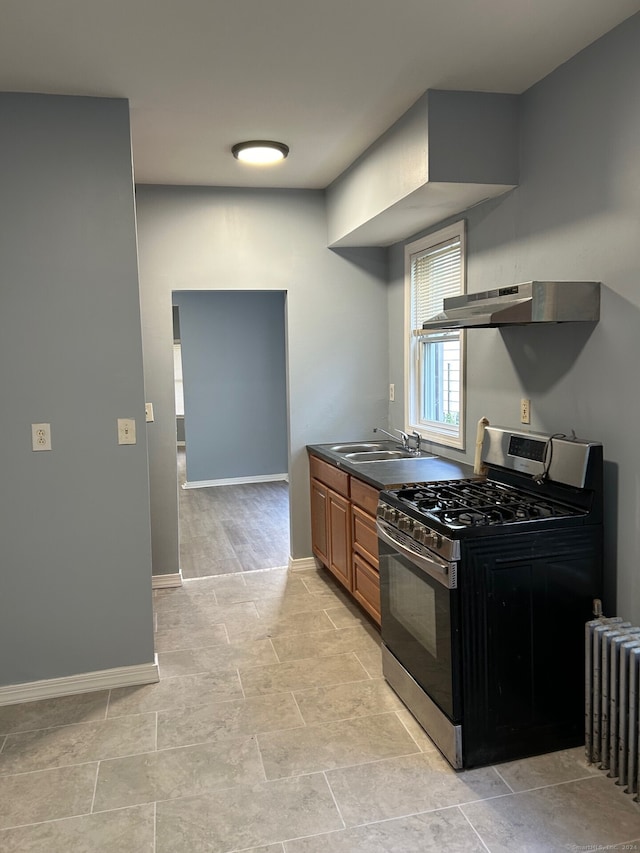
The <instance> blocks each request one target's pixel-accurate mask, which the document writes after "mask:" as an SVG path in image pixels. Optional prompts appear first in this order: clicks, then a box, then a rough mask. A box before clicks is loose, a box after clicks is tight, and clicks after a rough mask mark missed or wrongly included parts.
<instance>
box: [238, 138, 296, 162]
mask: <svg viewBox="0 0 640 853" xmlns="http://www.w3.org/2000/svg"><path fill="white" fill-rule="evenodd" d="M231 153H232V154H233V156H234V157H235V158H236V160H242V161H243V162H245V163H255V164H258V165H264V164H267V163H277V162H278V161H279V160H284V158H285V157H286V156H287V154H288V153H289V146H288V145H285V144H284V143H283V142H271V141H270V140H268V139H252V140H251V141H250V142H237V143H236V144H235V145H234V146H233V148H232V149H231Z"/></svg>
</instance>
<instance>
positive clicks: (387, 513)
mask: <svg viewBox="0 0 640 853" xmlns="http://www.w3.org/2000/svg"><path fill="white" fill-rule="evenodd" d="M384 519H385V521H390V522H391V524H395V522H396V521H397V519H398V510H397V509H393V507H390V506H388V507H385V510H384Z"/></svg>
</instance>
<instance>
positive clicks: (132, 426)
mask: <svg viewBox="0 0 640 853" xmlns="http://www.w3.org/2000/svg"><path fill="white" fill-rule="evenodd" d="M135 443H136V422H135V420H134V419H133V418H118V444H135Z"/></svg>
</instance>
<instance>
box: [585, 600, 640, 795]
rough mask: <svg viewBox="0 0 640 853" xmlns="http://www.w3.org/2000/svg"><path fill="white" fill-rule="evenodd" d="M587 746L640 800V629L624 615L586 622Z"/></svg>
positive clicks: (590, 757)
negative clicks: (639, 729) (625, 620)
mask: <svg viewBox="0 0 640 853" xmlns="http://www.w3.org/2000/svg"><path fill="white" fill-rule="evenodd" d="M585 660H586V671H585V675H586V691H585V697H586V701H585V750H586V755H587V761H588V762H589V763H591V764H598V765H599V766H600V768H601V769H602V770H608V771H609V776H611V777H612V778H614V779H617V784H618V785H624V786H625V789H626V791H627V793H629V794H634V795H635V796H634V799H635V800H636V801H637V800H638V775H639V769H640V736H639V732H638V728H639V723H640V713H639V709H640V628H634V627H632V625H631V623H629V622H623V620H622V619H621V618H620V617H613V618H610V619H607V618H605V617H600V618H599V619H594V620H593V621H591V622H587V625H586V636H585Z"/></svg>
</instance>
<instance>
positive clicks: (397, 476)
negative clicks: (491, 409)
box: [307, 439, 475, 489]
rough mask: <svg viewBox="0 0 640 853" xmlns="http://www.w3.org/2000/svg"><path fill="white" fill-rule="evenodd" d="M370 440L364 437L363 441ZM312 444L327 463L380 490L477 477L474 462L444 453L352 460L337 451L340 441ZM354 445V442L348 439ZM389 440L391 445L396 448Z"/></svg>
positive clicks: (308, 447)
mask: <svg viewBox="0 0 640 853" xmlns="http://www.w3.org/2000/svg"><path fill="white" fill-rule="evenodd" d="M367 440H368V439H364V440H363V443H364V442H366V441H367ZM336 443H337V442H334V443H333V444H308V445H307V450H308V452H309V453H313V454H314V456H319V457H320V458H321V459H324V460H325V462H329V463H330V464H331V465H336V466H337V467H338V468H340V469H341V470H342V471H346V472H347V473H349V474H352V475H353V476H354V477H357V478H358V479H359V480H364V482H365V483H369V485H370V486H373V487H374V488H376V489H386V488H389V487H390V486H401V485H402V484H403V483H434V482H437V481H438V480H466V479H468V478H470V477H474V476H475V474H474V473H473V465H467V464H466V463H464V462H454V461H453V460H452V459H445V458H444V457H442V456H429V455H426V454H425V456H423V457H422V458H420V457H413V458H411V459H390V460H388V461H379V462H351V461H350V460H349V459H346V458H345V456H344V454H342V453H336V452H335V451H333V450H331V448H332V447H333V446H334V445H335V444H336ZM344 443H345V444H347V443H348V444H353V443H354V442H344ZM393 446H394V445H393V442H389V447H393Z"/></svg>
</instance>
